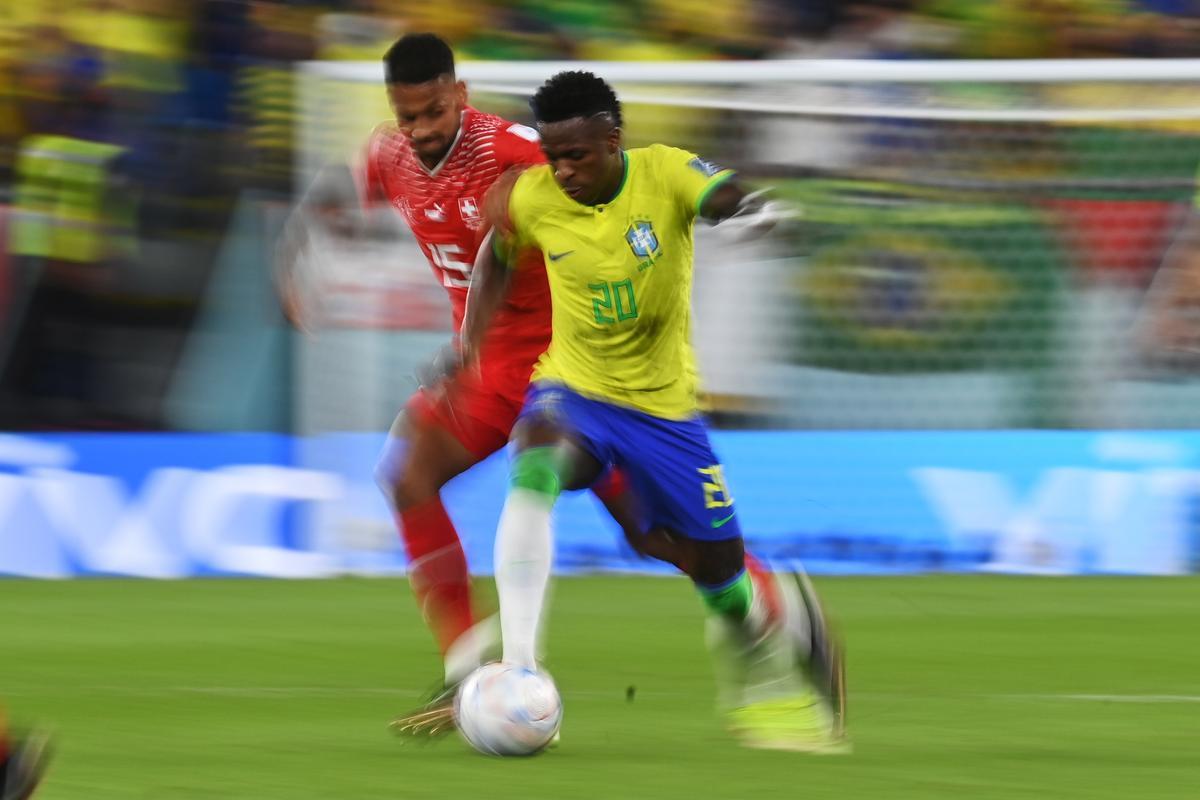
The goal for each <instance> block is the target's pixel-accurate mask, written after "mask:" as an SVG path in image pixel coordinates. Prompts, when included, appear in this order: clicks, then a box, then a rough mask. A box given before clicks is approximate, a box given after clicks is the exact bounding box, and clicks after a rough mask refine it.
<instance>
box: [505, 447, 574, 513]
mask: <svg viewBox="0 0 1200 800" xmlns="http://www.w3.org/2000/svg"><path fill="white" fill-rule="evenodd" d="M562 473H563V464H562V455H561V454H560V453H559V452H558V451H557V449H556V448H554V447H530V448H527V449H524V450H521V451H520V452H519V453H517V455H516V457H515V458H513V463H512V471H511V473H510V476H509V484H510V485H511V486H512V488H514V489H527V490H529V491H531V492H537V493H538V494H541V495H544V496H546V497H547V498H548V499H550V500H551V501H553V500H554V499H555V498H557V497H558V495H559V494H560V493H561V492H562V488H563V476H562Z"/></svg>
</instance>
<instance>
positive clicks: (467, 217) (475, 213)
mask: <svg viewBox="0 0 1200 800" xmlns="http://www.w3.org/2000/svg"><path fill="white" fill-rule="evenodd" d="M458 213H459V214H461V215H462V218H463V222H466V223H468V224H470V225H476V224H478V223H479V221H480V216H479V203H477V202H475V198H474V197H460V198H459V199H458Z"/></svg>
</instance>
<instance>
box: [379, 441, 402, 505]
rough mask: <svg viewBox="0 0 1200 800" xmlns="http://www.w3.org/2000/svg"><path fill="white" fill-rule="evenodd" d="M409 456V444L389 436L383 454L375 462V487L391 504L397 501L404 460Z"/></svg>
mask: <svg viewBox="0 0 1200 800" xmlns="http://www.w3.org/2000/svg"><path fill="white" fill-rule="evenodd" d="M407 454H408V443H407V441H405V440H404V439H401V438H399V437H396V436H389V437H388V438H387V441H386V442H385V443H384V445H383V452H382V453H380V454H379V459H378V460H377V461H376V462H375V472H374V476H375V485H376V486H378V487H379V491H381V492H383V496H384V497H386V498H387V499H388V501H389V502H393V504H394V501H395V497H394V495H395V493H396V485H397V484H398V483H399V482H400V480H401V478H402V476H403V475H404V460H405V457H406V456H407Z"/></svg>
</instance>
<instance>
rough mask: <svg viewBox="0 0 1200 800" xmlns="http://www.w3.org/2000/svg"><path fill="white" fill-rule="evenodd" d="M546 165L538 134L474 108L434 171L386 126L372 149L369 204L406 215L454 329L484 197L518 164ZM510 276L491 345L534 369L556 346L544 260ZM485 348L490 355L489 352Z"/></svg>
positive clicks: (535, 258) (533, 258) (536, 256)
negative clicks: (389, 206) (386, 206)
mask: <svg viewBox="0 0 1200 800" xmlns="http://www.w3.org/2000/svg"><path fill="white" fill-rule="evenodd" d="M544 161H545V157H544V156H543V155H542V150H541V146H540V144H539V143H538V135H537V132H536V131H534V130H533V129H532V128H527V127H526V126H524V125H518V124H515V123H513V122H510V121H508V120H506V119H504V118H502V117H498V116H496V115H494V114H484V113H483V112H481V111H477V110H476V109H474V108H470V107H468V108H467V109H466V110H465V111H464V112H463V116H462V124H461V125H460V126H459V129H458V136H456V137H455V139H454V142H453V143H452V144H451V145H450V150H449V151H448V152H447V153H446V155H445V157H444V158H443V159H442V160H441V162H440V163H439V164H438V165H437V166H435V167H434V168H433V169H429V168H428V167H426V166H425V164H424V163H423V162H422V161H421V159H420V157H419V156H418V155H417V154H416V153H415V152H413V149H412V146H411V145H410V144H409V142H408V139H407V138H406V137H405V136H404V134H402V133H401V132H400V131H399V130H398V129H397V128H396V126H395V125H392V124H386V123H385V124H383V125H380V126H379V127H378V128H376V129H375V131H374V132H373V133H372V134H371V138H370V140H369V141H368V144H367V157H366V165H365V176H364V178H365V183H366V186H365V189H366V194H367V197H368V199H370V200H373V201H377V202H388V203H391V204H392V206H394V207H395V208H396V209H398V210H399V211H400V213H401V214H403V215H404V218H405V219H406V220H407V221H408V225H409V227H410V228H411V229H412V232H413V235H414V236H415V237H416V239H417V242H418V243H419V244H420V246H421V250H422V251H423V252H424V253H425V257H426V258H428V259H429V265H430V266H431V267H432V268H433V273H434V275H435V276H436V277H437V279H438V281H439V282H440V283H441V284H442V285H443V286H445V287H446V292H447V294H449V295H450V303H451V307H452V309H453V314H454V329H455V330H456V331H458V330H460V329H461V328H462V320H463V313H464V311H465V309H466V303H467V288H468V287H469V286H470V278H471V269H472V267H473V266H474V264H475V255H476V253H477V252H478V249H479V245H480V242H481V241H482V238H483V233H484V221H483V197H484V195H485V194H486V193H487V190H488V189H490V188H491V186H492V184H493V183H494V182H495V181H496V178H497V177H499V176H500V175H501V174H502V173H503V172H504V171H505V170H507V169H508V168H509V167H511V166H513V165H516V164H541V163H543V162H544ZM526 258H528V261H522V263H521V264H520V268H519V269H517V270H515V273H514V274H513V276H512V279H513V284H512V286H511V287H510V289H509V294H508V297H507V300H506V302H505V304H504V306H503V307H502V308H500V309H498V310H497V312H496V315H495V316H494V317H493V319H492V324H491V327H490V328H489V333H488V339H489V340H491V341H492V342H493V343H495V344H499V343H501V342H503V343H504V345H506V346H504V347H503V348H502V349H503V350H505V351H510V352H506V353H494V355H495V356H499V357H501V358H505V357H508V358H512V357H518V353H517V352H511V351H513V350H516V351H531V352H532V350H531V347H532V349H536V348H537V347H539V346H540V348H541V349H537V352H532V357H530V356H529V355H528V354H526V355H523V356H520V357H523V358H529V364H530V366H532V364H533V361H534V360H536V358H537V357H538V356H539V355H540V354H541V352H542V350H544V349H545V346H546V345H548V344H549V342H550V290H549V287H548V285H547V283H546V265H545V263H544V262H543V261H542V255H541V253H538V252H531V253H530V254H529V256H527V257H526ZM489 349H490V348H488V347H487V346H486V344H485V347H484V354H485V355H486V352H487V350H489Z"/></svg>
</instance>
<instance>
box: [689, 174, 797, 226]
mask: <svg viewBox="0 0 1200 800" xmlns="http://www.w3.org/2000/svg"><path fill="white" fill-rule="evenodd" d="M700 216H701V217H703V218H704V219H706V220H708V221H709V222H714V223H721V225H720V230H723V231H728V232H730V233H733V234H734V235H735V236H737V237H738V238H748V237H753V236H761V235H763V234H765V233H767V232H769V231H770V230H771V229H772V228H774V227H775V226H776V225H777V224H779V223H780V222H782V221H784V220H789V219H798V218H799V217H800V212H799V211H798V210H797V209H795V208H793V207H791V206H788V205H786V204H784V203H780V202H778V201H775V200H771V199H769V197H768V194H767V190H766V189H760V190H758V191H755V192H747V191H746V189H745V187H744V186H742V185H741V184H740V183H739V182H738V181H736V180H728V181H726V182H725V183H723V184H721V185H720V186H718V187H717V188H716V190H715V191H714V192H713V193H712V194H710V195H709V196H708V198H707V199H706V200H705V201H704V205H703V207H701V209H700Z"/></svg>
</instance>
